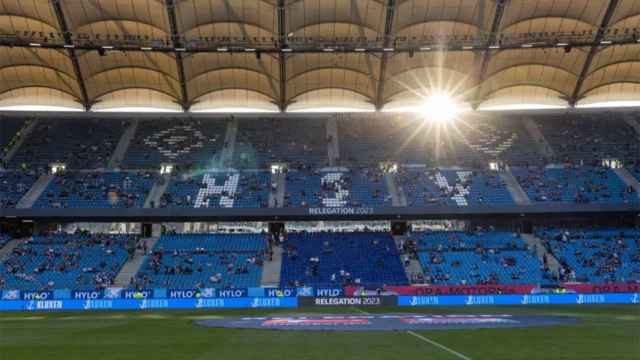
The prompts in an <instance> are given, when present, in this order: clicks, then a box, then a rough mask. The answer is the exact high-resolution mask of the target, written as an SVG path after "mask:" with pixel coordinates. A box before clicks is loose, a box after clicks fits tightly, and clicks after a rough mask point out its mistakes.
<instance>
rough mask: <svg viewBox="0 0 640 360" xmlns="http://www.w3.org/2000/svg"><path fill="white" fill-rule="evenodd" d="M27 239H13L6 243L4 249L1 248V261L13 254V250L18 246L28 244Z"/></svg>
mask: <svg viewBox="0 0 640 360" xmlns="http://www.w3.org/2000/svg"><path fill="white" fill-rule="evenodd" d="M26 241H27V239H13V240H11V241H9V242H8V243H6V244H5V245H4V246H3V247H2V248H0V261H4V259H5V258H6V257H7V255H9V254H11V253H12V252H13V249H15V248H17V247H18V245H20V244H22V243H24V242H26Z"/></svg>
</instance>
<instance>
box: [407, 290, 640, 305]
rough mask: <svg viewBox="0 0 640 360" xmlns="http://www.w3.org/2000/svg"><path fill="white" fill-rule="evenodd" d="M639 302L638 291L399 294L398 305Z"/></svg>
mask: <svg viewBox="0 0 640 360" xmlns="http://www.w3.org/2000/svg"><path fill="white" fill-rule="evenodd" d="M586 304H640V293H627V294H558V295H468V296H464V295H445V296H399V297H398V305H399V306H477V305H586Z"/></svg>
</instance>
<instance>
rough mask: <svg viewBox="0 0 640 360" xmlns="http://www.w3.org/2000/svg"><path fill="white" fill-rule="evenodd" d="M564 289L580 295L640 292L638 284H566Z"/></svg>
mask: <svg viewBox="0 0 640 360" xmlns="http://www.w3.org/2000/svg"><path fill="white" fill-rule="evenodd" d="M562 287H563V288H565V289H567V290H571V291H573V292H576V293H578V294H600V293H636V292H640V284H637V283H610V284H582V283H564V284H562Z"/></svg>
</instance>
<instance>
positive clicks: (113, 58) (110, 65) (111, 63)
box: [78, 51, 177, 78]
mask: <svg viewBox="0 0 640 360" xmlns="http://www.w3.org/2000/svg"><path fill="white" fill-rule="evenodd" d="M138 56H139V58H137V57H138ZM132 57H133V58H132ZM154 57H162V58H163V59H162V60H160V59H154ZM78 59H79V60H82V65H84V67H85V70H86V72H88V75H89V76H93V75H95V74H99V73H101V72H104V71H107V70H111V69H115V68H124V67H132V68H144V69H149V70H156V71H158V72H161V73H163V74H165V75H167V76H169V77H172V78H175V77H176V76H177V75H176V76H174V75H173V74H172V73H171V72H167V70H163V68H167V67H166V66H161V65H158V61H156V60H160V61H163V60H166V61H167V63H168V64H169V66H168V68H169V70H173V69H174V68H173V67H172V66H171V64H173V65H174V66H175V59H174V58H173V57H172V56H171V55H169V54H168V53H163V52H153V53H151V52H133V53H129V54H126V53H125V52H120V51H114V52H111V53H109V56H108V57H106V58H102V57H100V56H99V55H98V53H97V52H96V51H85V52H83V53H82V54H80V55H79V56H78ZM145 59H146V61H145ZM139 60H142V61H139ZM91 61H99V62H100V65H99V66H98V67H99V69H98V71H91V70H95V69H92V67H91V66H90V64H91ZM134 62H135V63H137V64H134ZM123 64H124V65H123Z"/></svg>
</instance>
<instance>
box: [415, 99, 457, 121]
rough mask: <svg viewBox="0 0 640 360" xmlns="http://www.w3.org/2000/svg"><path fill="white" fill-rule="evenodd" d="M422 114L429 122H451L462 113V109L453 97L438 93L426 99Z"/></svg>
mask: <svg viewBox="0 0 640 360" xmlns="http://www.w3.org/2000/svg"><path fill="white" fill-rule="evenodd" d="M421 112H422V114H423V115H424V117H425V119H427V120H432V121H435V122H450V121H453V120H455V119H456V117H457V115H459V114H460V113H461V112H462V107H461V106H460V104H458V102H457V101H456V100H455V99H454V98H453V97H452V96H450V95H448V94H444V93H436V94H433V95H430V96H429V97H427V98H426V99H425V102H424V104H423V105H422V106H421Z"/></svg>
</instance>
